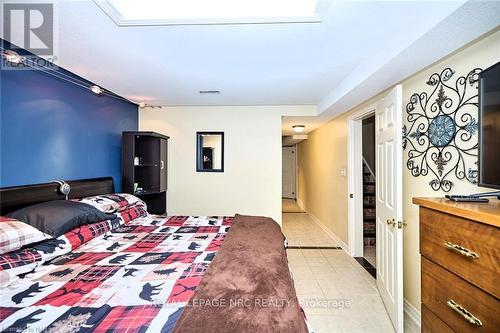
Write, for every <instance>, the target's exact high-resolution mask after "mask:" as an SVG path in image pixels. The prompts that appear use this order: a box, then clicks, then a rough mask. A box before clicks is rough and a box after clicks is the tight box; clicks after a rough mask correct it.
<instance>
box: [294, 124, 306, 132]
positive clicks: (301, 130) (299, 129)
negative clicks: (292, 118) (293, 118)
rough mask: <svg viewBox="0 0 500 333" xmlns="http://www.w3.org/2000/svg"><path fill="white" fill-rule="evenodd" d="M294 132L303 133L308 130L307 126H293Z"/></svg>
mask: <svg viewBox="0 0 500 333" xmlns="http://www.w3.org/2000/svg"><path fill="white" fill-rule="evenodd" d="M292 128H293V130H294V132H295V133H302V132H304V130H305V129H306V126H304V125H293V126H292Z"/></svg>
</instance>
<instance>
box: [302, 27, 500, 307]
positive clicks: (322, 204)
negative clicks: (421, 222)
mask: <svg viewBox="0 0 500 333" xmlns="http://www.w3.org/2000/svg"><path fill="white" fill-rule="evenodd" d="M498 61H500V31H497V32H495V33H494V34H490V35H489V36H486V37H485V38H483V39H482V40H480V41H478V42H476V43H474V44H473V45H470V46H469V47H467V48H465V49H463V50H461V51H460V52H457V53H455V54H454V55H451V56H449V57H448V58H446V59H444V60H442V61H440V62H439V63H437V64H435V65H433V66H431V67H430V68H428V69H426V70H424V71H422V72H420V73H418V74H416V75H414V76H412V77H410V78H409V79H407V80H405V81H404V82H402V84H403V102H404V103H403V107H405V106H406V103H407V102H408V100H409V98H410V96H411V95H412V94H413V93H415V92H422V91H428V90H429V88H428V86H427V85H426V84H425V82H426V81H427V79H428V78H429V76H430V75H431V74H432V73H434V72H441V71H442V70H443V69H445V68H446V67H451V68H453V69H454V70H456V74H455V76H456V77H458V75H466V74H467V73H468V72H469V71H470V70H472V69H474V68H476V67H480V68H487V67H489V66H491V65H493V64H494V63H496V62H498ZM383 94H384V93H381V94H380V95H379V96H376V97H374V98H372V99H370V100H368V101H365V102H363V103H362V104H361V105H360V106H358V107H356V108H355V109H353V110H351V111H349V112H348V113H345V114H343V115H341V116H339V117H337V118H335V119H333V120H332V121H330V122H329V123H327V124H325V125H323V126H322V127H320V128H318V129H317V130H315V131H314V132H312V133H310V134H309V138H308V140H306V141H304V142H302V143H300V144H299V146H298V147H299V148H298V161H299V168H298V181H299V184H298V191H297V192H298V199H299V200H300V202H302V204H303V206H304V207H305V208H306V210H307V211H308V212H310V213H311V214H312V215H314V216H315V217H316V218H317V219H318V220H319V221H320V222H321V223H323V224H324V225H325V226H326V227H327V228H328V229H329V230H331V231H332V232H333V233H335V234H336V235H337V236H338V237H339V238H340V239H341V240H342V241H343V242H345V243H347V242H348V232H347V230H348V225H347V200H348V193H347V177H343V176H341V175H340V170H341V169H342V168H345V167H346V166H347V118H348V117H349V115H350V114H352V113H356V112H359V111H361V110H364V109H365V108H366V107H368V106H369V105H371V104H373V103H376V102H377V101H379V100H380V98H381V97H382V96H383ZM360 102H361V101H360ZM404 118H405V117H404ZM404 121H405V124H406V118H405V120H404ZM406 154H407V152H404V153H403V159H404V161H403V162H404V163H403V164H404V165H406V160H407V157H406V156H407V155H406ZM347 172H349V171H347ZM403 178H404V179H403V182H404V183H403V192H404V194H403V213H404V218H405V219H406V220H407V221H408V227H407V228H406V230H405V231H404V296H405V298H406V299H407V300H408V302H409V303H410V304H411V305H413V306H414V307H416V308H417V309H420V255H419V248H418V247H419V243H418V237H419V230H418V207H416V206H415V205H413V204H412V203H411V199H412V198H413V197H416V196H443V195H444V192H442V191H441V192H435V191H433V190H432V189H431V188H430V186H429V185H428V184H429V181H430V180H431V179H432V178H431V177H430V176H428V177H419V178H415V177H412V176H411V175H410V173H409V170H408V169H406V167H405V168H404V171H403ZM454 181H455V183H456V186H455V187H454V188H453V190H452V191H451V193H470V192H472V193H473V192H478V191H483V190H484V191H487V190H488V189H481V188H479V187H477V186H475V185H473V184H470V183H468V182H467V181H457V180H454Z"/></svg>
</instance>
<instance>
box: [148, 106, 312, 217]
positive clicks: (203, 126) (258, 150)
mask: <svg viewBox="0 0 500 333" xmlns="http://www.w3.org/2000/svg"><path fill="white" fill-rule="evenodd" d="M314 112H315V107H311V106H267V107H266V106H256V107H250V106H240V107H216V106H214V107H208V106H207V107H194V106H193V107H163V108H144V109H141V111H140V112H139V128H140V130H151V131H156V132H159V133H162V134H165V135H168V136H170V141H169V152H168V157H169V161H168V168H169V169H168V192H167V198H168V199H167V211H168V213H169V214H175V215H233V214H235V213H241V214H252V215H265V216H269V217H272V218H273V219H275V220H276V221H277V222H278V223H281V116H282V115H309V114H313V113H314ZM197 131H223V132H224V149H225V151H224V172H223V173H210V172H196V153H195V152H196V132H197Z"/></svg>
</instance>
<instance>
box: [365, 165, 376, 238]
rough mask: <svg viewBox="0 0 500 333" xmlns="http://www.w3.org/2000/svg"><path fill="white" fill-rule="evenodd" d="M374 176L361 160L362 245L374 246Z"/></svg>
mask: <svg viewBox="0 0 500 333" xmlns="http://www.w3.org/2000/svg"><path fill="white" fill-rule="evenodd" d="M375 217H376V214H375V175H374V174H373V172H372V170H371V169H370V167H369V166H368V164H367V163H366V161H365V159H364V158H363V244H364V246H375V243H376V242H375Z"/></svg>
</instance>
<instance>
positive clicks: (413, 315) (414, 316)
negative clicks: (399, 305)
mask: <svg viewBox="0 0 500 333" xmlns="http://www.w3.org/2000/svg"><path fill="white" fill-rule="evenodd" d="M404 313H405V315H406V316H405V317H407V318H408V319H409V320H410V321H412V324H413V325H415V326H417V328H419V329H420V327H421V322H422V317H421V315H420V311H418V310H417V308H415V307H414V306H413V305H411V304H410V302H408V300H407V299H406V298H405V299H404Z"/></svg>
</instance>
